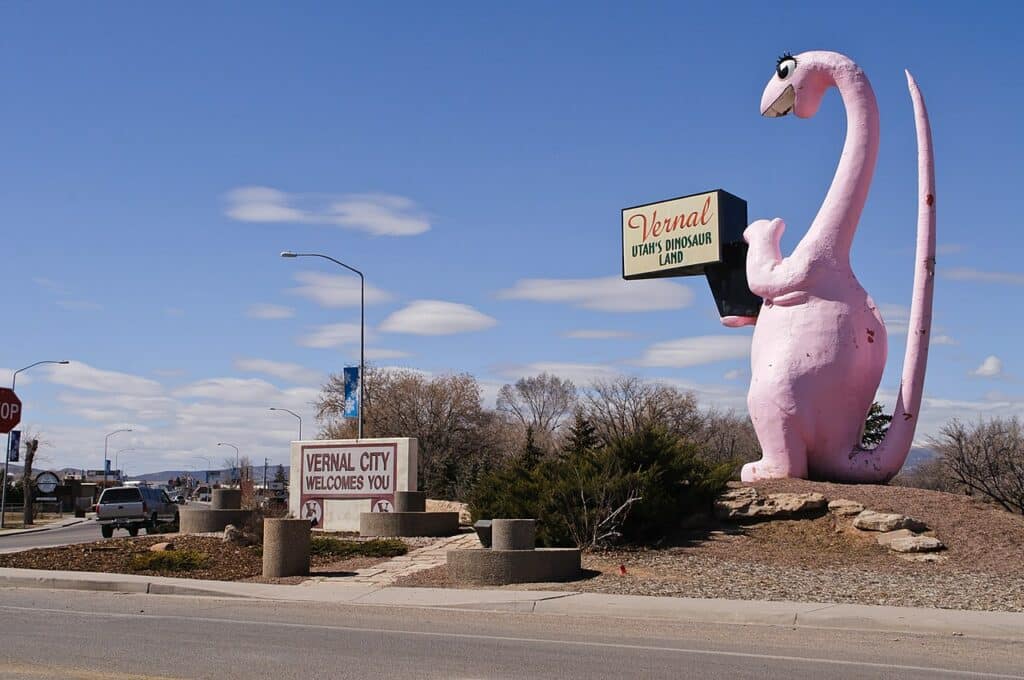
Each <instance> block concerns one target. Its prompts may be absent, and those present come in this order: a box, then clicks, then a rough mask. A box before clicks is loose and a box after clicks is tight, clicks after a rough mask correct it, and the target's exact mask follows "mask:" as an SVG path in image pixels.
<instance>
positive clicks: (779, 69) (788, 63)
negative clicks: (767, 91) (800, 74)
mask: <svg viewBox="0 0 1024 680" xmlns="http://www.w3.org/2000/svg"><path fill="white" fill-rule="evenodd" d="M795 70H796V59H794V58H793V57H791V56H789V55H786V56H784V57H782V58H780V59H779V63H778V64H776V66H775V72H776V73H777V74H778V75H779V78H781V79H782V80H785V79H786V78H788V77H790V76H791V75H793V71H795Z"/></svg>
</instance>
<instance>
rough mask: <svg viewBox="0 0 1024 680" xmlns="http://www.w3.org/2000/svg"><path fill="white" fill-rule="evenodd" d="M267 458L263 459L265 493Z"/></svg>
mask: <svg viewBox="0 0 1024 680" xmlns="http://www.w3.org/2000/svg"><path fill="white" fill-rule="evenodd" d="M267 460H268V459H267V458H264V459H263V492H264V493H266V492H267Z"/></svg>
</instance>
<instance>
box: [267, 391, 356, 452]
mask: <svg viewBox="0 0 1024 680" xmlns="http://www.w3.org/2000/svg"><path fill="white" fill-rule="evenodd" d="M360 379H361V378H360ZM269 410H271V411H284V412H285V413H291V414H292V415H293V416H295V417H296V418H298V419H299V441H302V416H300V415H299V414H298V413H296V412H295V411H290V410H288V409H286V408H275V407H273V406H271V407H270V409H269Z"/></svg>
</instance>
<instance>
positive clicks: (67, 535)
mask: <svg viewBox="0 0 1024 680" xmlns="http://www.w3.org/2000/svg"><path fill="white" fill-rule="evenodd" d="M114 535H115V536H121V535H123V536H127V535H128V534H127V533H125V532H115V533H114ZM102 540H103V537H102V536H101V535H100V527H99V525H98V524H96V522H95V521H94V520H91V519H88V520H86V521H84V522H82V523H81V524H75V525H72V526H69V527H64V528H59V529H46V530H44V531H32V532H28V533H18V534H6V535H3V536H0V553H5V552H15V551H18V550H25V549H27V548H49V547H52V546H55V545H72V544H74V543H91V542H92V541H102Z"/></svg>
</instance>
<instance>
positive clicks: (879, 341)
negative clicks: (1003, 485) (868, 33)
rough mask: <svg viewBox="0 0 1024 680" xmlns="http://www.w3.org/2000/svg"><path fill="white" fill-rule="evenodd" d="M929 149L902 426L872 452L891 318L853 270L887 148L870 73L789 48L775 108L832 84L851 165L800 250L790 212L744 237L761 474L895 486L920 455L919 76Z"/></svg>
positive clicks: (930, 262)
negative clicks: (786, 238) (790, 246)
mask: <svg viewBox="0 0 1024 680" xmlns="http://www.w3.org/2000/svg"><path fill="white" fill-rule="evenodd" d="M907 83H908V86H909V88H910V97H911V100H912V101H913V105H914V117H915V121H916V126H917V146H918V183H919V186H918V194H919V195H918V221H917V253H916V256H915V257H916V265H915V272H914V292H913V301H912V304H911V308H910V329H909V331H908V337H907V350H906V355H905V357H904V367H903V378H902V382H901V384H900V391H899V397H898V399H897V402H896V410H895V413H894V415H893V420H892V424H891V426H890V427H889V431H888V433H887V434H886V437H885V439H884V441H883V442H882V443H881V444H880V445H879V446H878V447H877V448H875V449H873V450H865V449H862V448H860V445H859V444H860V438H861V434H862V428H863V425H864V419H865V417H866V414H867V412H868V409H869V407H870V406H871V403H872V401H873V399H874V396H875V393H876V391H877V390H878V385H879V382H880V381H881V378H882V370H883V369H884V368H885V359H886V353H887V339H886V333H885V324H884V323H883V322H882V317H881V315H880V314H879V313H878V309H877V307H876V305H875V302H874V301H873V300H872V299H871V297H870V296H869V295H868V294H867V291H865V290H864V288H863V287H862V286H861V285H860V282H858V281H857V277H856V276H855V275H854V273H853V269H852V268H851V267H850V246H851V244H852V243H853V235H854V232H855V231H856V229H857V222H858V220H859V219H860V214H861V211H862V209H863V207H864V201H865V200H866V199H867V195H868V188H869V187H870V185H871V176H872V173H873V172H874V168H875V159H876V158H877V156H878V107H877V105H876V103H875V95H874V92H873V91H872V89H871V85H870V83H868V79H867V77H866V76H865V75H864V72H863V71H862V70H861V69H860V67H858V66H857V65H856V64H855V63H853V61H851V60H850V59H849V58H847V57H845V56H843V55H841V54H837V53H835V52H804V53H803V54H798V55H796V56H795V57H794V56H791V55H788V54H787V55H784V56H783V57H781V58H780V59H779V62H778V64H777V66H776V73H775V76H774V77H773V78H772V79H771V81H769V83H768V85H767V87H766V88H765V91H764V95H763V96H762V98H761V112H762V114H763V115H765V116H769V117H778V116H785V115H786V114H788V113H789V112H791V111H792V112H793V113H795V114H796V115H797V116H798V117H800V118H809V117H811V116H813V115H814V114H815V113H816V112H817V110H818V107H819V105H820V104H821V100H822V98H823V97H824V95H825V92H826V91H827V90H828V88H830V87H832V86H835V87H836V88H837V89H838V90H839V94H840V95H841V96H842V98H843V104H844V105H845V106H846V114H847V130H846V143H845V144H844V145H843V153H842V156H841V157H840V159H839V167H838V169H837V170H836V174H835V177H834V178H833V180H832V186H831V187H830V188H829V190H828V195H827V196H826V197H825V202H824V203H823V204H822V206H821V209H820V210H819V211H818V215H817V217H815V219H814V222H813V223H812V224H811V227H810V229H809V230H808V232H807V234H805V235H804V237H803V239H802V240H801V241H800V243H799V244H798V245H797V247H796V248H795V250H794V251H793V253H792V254H791V255H790V256H789V257H785V258H784V257H782V254H781V252H780V250H779V239H780V238H781V237H782V232H783V230H784V229H785V228H786V225H785V223H784V222H783V221H782V220H780V219H774V220H758V221H756V222H754V223H753V224H751V225H750V226H749V227H747V229H746V231H745V232H744V234H743V237H744V239H745V240H746V241H747V243H748V244H749V247H750V248H749V252H748V255H747V279H748V282H749V284H750V289H751V290H752V291H753V292H755V293H757V294H758V295H760V296H761V297H762V298H763V299H764V302H763V304H762V306H761V310H760V313H759V315H758V316H757V317H725V318H723V319H722V323H724V324H725V325H727V326H745V325H751V324H755V323H756V324H757V325H756V327H755V329H754V338H753V347H752V351H751V373H752V379H751V382H750V392H749V393H748V395H747V405H748V406H749V408H750V417H751V419H752V420H753V423H754V429H755V430H756V431H757V438H758V440H759V441H760V443H761V449H762V452H763V454H762V458H761V460H759V461H756V462H754V463H748V464H747V465H744V466H743V470H742V473H741V477H742V479H743V481H746V482H750V481H756V480H759V479H772V478H777V477H804V478H807V477H810V478H813V479H826V480H834V481H843V482H886V481H888V480H889V479H891V478H892V477H893V476H895V475H896V473H897V472H899V470H900V468H901V467H903V463H904V461H905V460H906V458H907V454H908V453H909V451H910V445H911V443H912V441H913V438H914V430H915V427H916V424H917V415H918V411H919V409H920V406H921V396H922V391H923V388H924V374H925V367H926V365H927V362H928V333H929V331H930V330H931V318H932V292H933V288H934V275H935V180H934V163H933V157H932V144H931V130H930V127H929V124H928V113H927V111H926V110H925V106H924V101H923V99H922V98H921V92H920V91H919V90H918V87H917V83H916V82H914V79H913V77H912V76H911V75H910V73H909V72H907Z"/></svg>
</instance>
